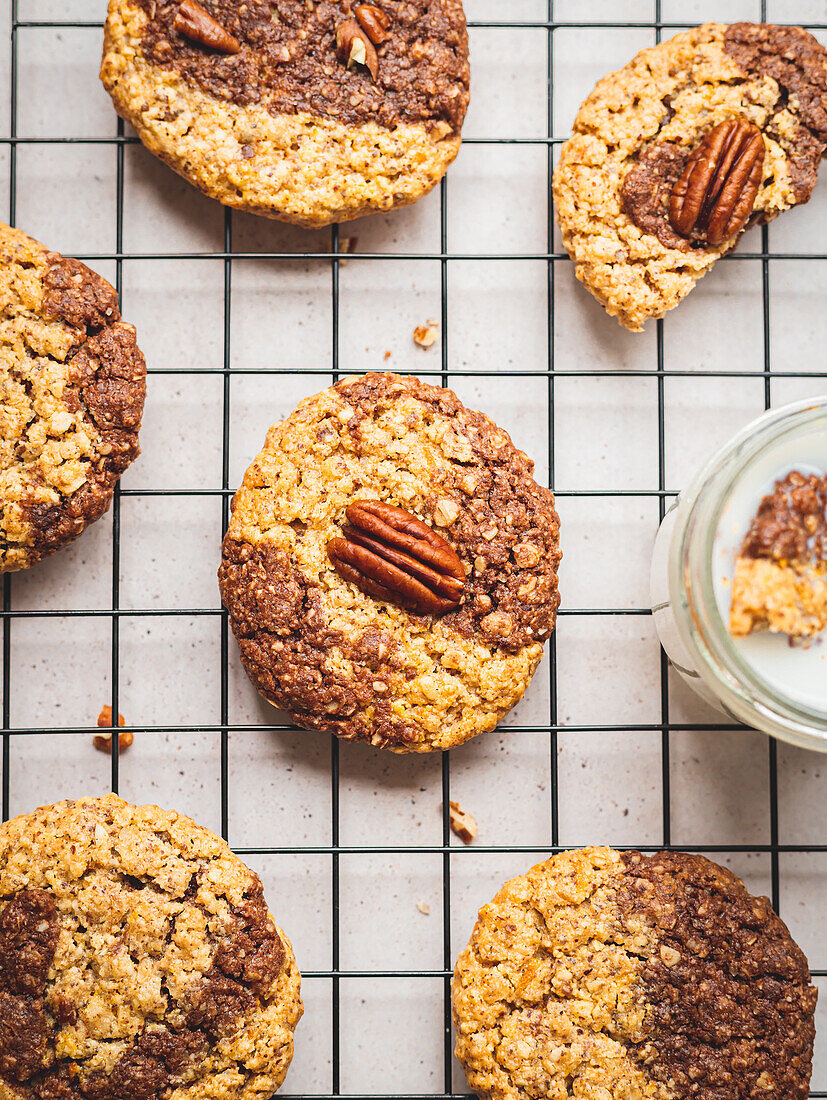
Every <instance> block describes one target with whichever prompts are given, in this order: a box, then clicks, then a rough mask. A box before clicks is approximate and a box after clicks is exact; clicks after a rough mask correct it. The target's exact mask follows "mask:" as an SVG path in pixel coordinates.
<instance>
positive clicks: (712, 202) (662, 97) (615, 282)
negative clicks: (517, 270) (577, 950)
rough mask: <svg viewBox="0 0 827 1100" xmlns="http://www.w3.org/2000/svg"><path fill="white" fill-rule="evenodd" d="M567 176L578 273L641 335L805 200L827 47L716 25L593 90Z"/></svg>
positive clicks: (782, 32) (822, 133)
mask: <svg viewBox="0 0 827 1100" xmlns="http://www.w3.org/2000/svg"><path fill="white" fill-rule="evenodd" d="M573 130H574V133H573V136H572V137H571V138H570V139H569V141H567V142H566V143H565V145H564V146H563V148H562V151H561V154H560V160H559V163H558V165H557V168H556V170H555V173H554V199H555V203H556V207H557V219H558V222H559V224H560V229H561V232H562V235H563V243H564V244H565V246H566V248H567V250H568V252H569V254H570V255H571V257H572V259H573V260H574V262H575V265H576V266H575V272H576V275H577V278H578V279H580V281H581V282H582V283H584V284H585V285H586V287H587V288H588V289H589V290H590V291H591V293H592V294H593V295H594V296H595V298H597V299H598V301H599V302H601V304H602V305H603V306H604V307H605V309H606V311H607V312H608V313H609V314H610V315H611V316H612V317H617V319H618V321H620V323H621V324H622V325H623V326H625V327H626V328H628V329H631V330H632V331H634V332H637V331H639V330H640V329H641V328H642V327H643V324H644V322H645V321H646V320H647V319H648V318H650V317H661V316H663V314H664V313H665V312H666V311H667V310H669V309H672V308H673V306H676V305H677V304H678V302H680V301H681V299H682V298H684V297H685V296H686V295H687V294H688V293H689V291H690V290H691V289H692V288H693V286H694V285H695V283H696V282H697V281H698V279H700V278H701V277H702V276H703V275H705V274H706V272H707V271H708V270H709V269H710V268H711V267H712V265H713V264H714V263H715V261H716V260H717V259H719V257H721V256H722V255H724V254H725V253H726V252H728V251H730V250H731V249H732V248H734V247H735V245H736V244H737V242H738V239H739V236H740V234H741V233H742V232H743V231H744V230H745V229H748V228H749V227H750V226H751V225H755V224H758V223H763V222H767V221H769V220H770V219H772V218H774V217H776V216H777V215H778V214H780V213H781V212H782V211H784V210H788V209H789V208H790V207H792V206H795V205H798V204H800V203H805V202H807V200H808V199H809V197H810V195H811V193H812V190H813V187H814V186H815V183H816V174H817V172H818V166H819V162H820V160H821V157H822V156H823V154H824V151H825V148H827V48H825V47H824V46H823V45H821V43H820V42H818V40H817V39H816V38H814V37H813V35H812V34H810V33H809V32H807V31H805V30H803V29H802V28H801V27H787V26H774V25H772V24H769V23H732V24H730V25H729V26H726V25H724V24H722V23H706V24H704V25H703V26H701V27H695V28H694V29H693V30H690V31H686V32H684V33H682V34H677V35H675V37H674V38H671V39H669V40H668V41H667V42H662V43H660V45H657V46H654V47H652V48H651V49H647V50H642V51H641V52H640V53H639V54H638V55H637V56H636V57H635V58H633V59H632V61H630V62H629V64H628V65H627V66H626V67H625V68H623V69H620V70H619V71H618V72H616V73H612V74H611V75H609V76H607V77H605V78H604V79H603V80H601V81H600V83H599V84H598V85H597V87H596V88H595V89H594V91H593V92H592V93H591V94H590V95H589V96H588V98H587V99H586V100H585V101H584V103H583V104H582V106H581V107H580V110H579V112H578V114H577V118H576V119H575V120H574V127H573Z"/></svg>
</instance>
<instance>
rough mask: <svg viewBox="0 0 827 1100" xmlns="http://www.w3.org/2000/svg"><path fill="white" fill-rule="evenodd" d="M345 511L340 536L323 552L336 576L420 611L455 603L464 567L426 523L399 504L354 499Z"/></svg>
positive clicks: (432, 612)
mask: <svg viewBox="0 0 827 1100" xmlns="http://www.w3.org/2000/svg"><path fill="white" fill-rule="evenodd" d="M345 515H346V516H347V518H348V520H349V521H350V526H345V527H343V528H342V535H343V538H336V539H331V540H330V542H329V543H328V544H327V556H328V557H329V558H330V561H331V563H332V564H333V567H334V569H335V570H336V572H337V573H338V574H339V576H340V577H344V579H345V580H347V581H352V583H353V584H355V585H356V587H357V588H359V589H360V590H361V591H362V592H365V593H367V595H369V596H375V597H376V598H377V599H380V600H387V601H388V602H389V603H395V604H401V605H402V606H403V607H408V608H411V609H412V610H414V611H418V612H420V613H421V614H423V615H442V614H444V613H445V612H446V611H451V610H452V609H453V608H455V607H457V606H458V604H459V601H460V597H461V596H462V590H463V587H464V585H465V570H464V569H463V567H462V562H461V561H460V560H459V557H458V556H457V554H456V551H455V550H454V549H453V547H452V546H451V545H450V543H448V542H446V541H445V539H444V538H442V536H441V535H438V534H437V533H436V531H434V530H433V528H431V527H429V526H428V525H427V523H423V522H422V520H419V519H417V518H416V517H415V516H412V515H411V513H410V512H406V511H405V509H404V508H397V507H396V506H395V505H393V504H385V503H383V502H382V501H380V500H360V501H357V502H356V503H355V504H351V505H350V506H349V507H348V508H347V509H346V510H345Z"/></svg>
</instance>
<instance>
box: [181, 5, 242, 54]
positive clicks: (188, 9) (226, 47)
mask: <svg viewBox="0 0 827 1100" xmlns="http://www.w3.org/2000/svg"><path fill="white" fill-rule="evenodd" d="M173 26H174V27H175V29H176V30H177V31H178V33H179V34H183V35H184V36H185V37H186V38H189V39H190V41H191V42H197V43H198V44H199V45H201V46H209V48H210V49H211V50H219V51H220V52H221V53H238V51H239V50H240V49H241V43H240V42H239V41H238V39H237V38H234V37H233V35H231V34H230V32H229V31H227V30H225V29H224V28H223V27H222V26H221V24H220V23H217V22H216V21H215V19H213V17H212V16H211V15H210V13H209V12H208V11H205V10H204V9H203V8H202V7H201V5H200V4H196V2H195V0H181V6H180V7H179V8H178V11H177V13H176V16H175V22H174V23H173Z"/></svg>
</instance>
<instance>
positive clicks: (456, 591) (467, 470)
mask: <svg viewBox="0 0 827 1100" xmlns="http://www.w3.org/2000/svg"><path fill="white" fill-rule="evenodd" d="M532 473H533V463H532V462H531V461H530V460H529V459H528V458H527V457H526V456H525V455H524V454H523V453H522V452H521V451H518V450H517V449H516V448H515V447H514V445H513V443H512V442H511V440H510V438H509V437H508V435H507V434H506V433H505V432H504V431H502V429H500V428H498V427H497V426H496V425H495V424H493V423H492V421H491V420H489V419H488V417H487V416H484V415H483V414H482V413H478V412H472V411H470V410H469V409H466V408H465V406H464V405H462V403H461V402H460V401H459V399H458V398H457V397H456V395H455V394H453V393H452V392H451V391H450V390H444V389H439V388H437V387H435V386H429V385H426V384H424V383H423V382H420V381H419V380H418V379H415V378H401V377H399V376H398V375H394V374H368V375H365V376H364V377H359V378H348V379H346V380H344V381H342V382H339V383H338V384H337V385H335V386H333V387H332V389H329V390H325V391H324V392H323V393H320V394H317V395H316V396H314V397H310V398H307V399H306V400H305V401H303V402H302V403H301V404H300V405H299V407H298V409H296V411H295V412H294V413H293V414H292V415H291V416H290V417H288V419H287V420H285V421H283V422H281V423H279V424H276V425H275V426H274V427H273V428H271V430H270V432H269V433H268V436H267V441H266V444H265V447H264V450H263V451H262V452H261V454H260V455H259V456H258V458H257V459H256V460H255V462H254V463H253V464H252V466H251V467H250V468H249V470H248V471H247V473H246V474H245V477H244V483H243V485H242V487H241V488H240V489H239V491H238V493H237V494H236V496H235V499H234V501H233V515H232V519H231V521H230V526H229V529H228V531H227V534H226V537H225V539H224V548H223V560H222V564H221V569H220V571H219V583H220V586H221V594H222V598H223V601H224V604H225V606H226V607H227V609H228V611H229V613H230V622H231V624H232V628H233V632H234V633H235V636H236V639H237V641H238V644H239V647H240V650H241V659H242V662H243V664H244V666H245V668H246V670H247V672H248V674H249V676H250V678H251V679H252V681H253V683H254V684H255V686H256V687H257V688H258V690H259V691H260V692H261V693H262V694H263V695H264V696H265V697H266V698H267V699H269V700H270V702H272V703H274V704H275V705H276V706H278V707H283V708H284V709H286V710H287V711H289V712H290V714H291V715H292V717H293V718H294V720H295V721H296V722H297V723H298V724H299V725H301V726H304V727H305V728H308V729H317V730H330V731H332V732H334V733H336V734H338V735H339V736H340V737H344V738H347V739H350V740H360V741H368V742H370V743H371V744H373V745H378V746H382V747H384V748H390V749H393V750H395V751H397V752H428V751H431V750H434V749H447V748H450V747H451V746H452V745H458V744H461V743H462V742H463V741H467V740H468V739H469V738H471V737H474V736H475V735H476V734H478V733H482V732H483V731H486V730H491V729H493V728H494V726H496V724H497V722H499V720H500V719H501V718H502V717H503V715H504V714H506V713H507V711H509V710H510V709H511V707H513V706H514V704H515V703H516V702H517V701H518V700H519V699H520V698H521V697H522V695H523V692H524V691H525V689H526V687H527V685H528V683H529V681H530V680H531V677H532V676H533V674H534V672H535V670H536V668H537V666H538V664H539V663H540V658H541V657H542V652H543V646H542V643H543V642H544V641H545V640H546V639H547V638H548V636H549V634H550V632H551V630H552V629H553V627H554V620H555V615H556V611H557V606H558V603H559V596H558V593H557V566H558V563H559V561H560V551H559V546H558V533H559V522H558V519H557V515H556V513H555V510H554V498H553V496H552V494H551V492H550V491H549V490H548V489H544V488H542V487H541V486H540V485H538V484H537V483H536V481H535V480H534V478H533V476H532ZM388 508H389V510H388ZM400 513H401V517H402V518H400ZM383 516H384V520H388V522H389V523H390V525H391V526H393V525H396V527H395V529H394V530H391V531H390V534H389V530H390V528H389V526H388V523H385V522H384V520H383V519H382V518H381V517H383ZM405 517H407V518H405ZM366 531H367V532H368V534H367V535H366V534H365V532H366ZM394 538H395V539H396V540H397V541H396V549H394V548H393V547H392V546H391V542H392V540H393V539H394ZM377 540H378V541H377ZM382 540H384V543H383V545H379V544H380V543H382ZM343 544H347V545H346V546H343ZM368 544H369V545H368ZM383 546H384V549H383ZM389 547H390V548H389ZM400 547H401V549H400ZM362 551H365V553H366V554H367V557H365V554H363V553H362ZM397 551H399V552H398V553H397ZM377 553H378V555H379V556H380V557H381V556H382V555H384V557H383V558H382V562H380V563H379V564H378V565H377V563H376V554H377ZM394 554H396V557H394ZM371 555H373V557H371ZM414 559H416V560H414ZM365 561H367V562H368V563H370V562H371V561H372V562H373V564H374V566H375V568H374V569H373V570H372V571H371V567H370V564H368V566H366V567H365V565H364V563H365ZM392 561H396V562H398V563H401V565H399V566H394V567H389V564H388V563H389V562H392ZM428 561H431V562H432V566H428V565H427V564H425V563H427V562H428ZM353 562H355V563H356V564H355V565H354V564H353ZM337 563H338V564H337ZM383 563H384V564H383ZM457 567H459V568H457ZM364 568H367V569H368V572H369V573H371V576H368V575H367V574H365V572H364ZM434 568H435V569H436V571H437V572H439V573H440V576H439V577H438V578H437V582H435V584H434V590H433V591H432V592H430V595H427V594H423V592H422V591H420V589H419V588H418V587H417V580H416V578H417V577H419V578H425V583H426V584H429V583H431V582H432V581H433V577H432V576H431V573H429V570H431V572H433V569H434ZM340 569H341V571H340ZM400 569H401V572H402V573H403V574H404V576H400V572H399V570H400ZM429 577H430V580H429V579H428V578H429ZM459 577H461V578H463V579H462V580H458V578H459ZM440 584H441V589H440V588H439V586H440ZM420 599H422V600H424V601H425V603H424V604H423V603H420V602H418V601H419V600H420Z"/></svg>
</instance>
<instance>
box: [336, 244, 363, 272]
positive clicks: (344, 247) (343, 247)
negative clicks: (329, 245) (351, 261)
mask: <svg viewBox="0 0 827 1100" xmlns="http://www.w3.org/2000/svg"><path fill="white" fill-rule="evenodd" d="M358 243H359V238H358V237H340V238H339V255H340V256H350V255H352V254H353V253H354V252H355V251H356V246H357V245H358ZM346 263H347V260H339V267H344V266H345V264H346Z"/></svg>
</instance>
